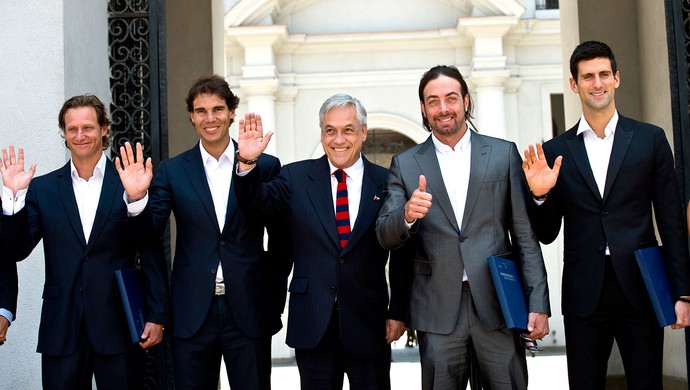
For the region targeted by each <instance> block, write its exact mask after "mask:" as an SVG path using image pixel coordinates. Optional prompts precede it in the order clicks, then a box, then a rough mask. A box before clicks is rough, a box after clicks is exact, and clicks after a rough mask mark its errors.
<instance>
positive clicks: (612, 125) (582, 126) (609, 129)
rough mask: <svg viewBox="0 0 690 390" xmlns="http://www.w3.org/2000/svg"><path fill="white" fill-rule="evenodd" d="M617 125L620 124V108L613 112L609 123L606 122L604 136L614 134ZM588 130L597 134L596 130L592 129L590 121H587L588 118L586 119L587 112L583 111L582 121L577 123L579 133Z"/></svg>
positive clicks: (592, 133)
mask: <svg viewBox="0 0 690 390" xmlns="http://www.w3.org/2000/svg"><path fill="white" fill-rule="evenodd" d="M616 126H618V110H616V111H614V112H613V116H612V117H611V120H610V121H609V123H608V124H606V127H605V128H604V138H607V137H608V136H610V135H613V134H614V133H615V132H616ZM587 131H589V133H590V134H591V135H594V136H596V134H594V130H592V126H590V125H589V123H587V120H586V119H585V114H584V113H582V114H581V115H580V122H579V123H578V125H577V135H580V134H582V133H584V132H587Z"/></svg>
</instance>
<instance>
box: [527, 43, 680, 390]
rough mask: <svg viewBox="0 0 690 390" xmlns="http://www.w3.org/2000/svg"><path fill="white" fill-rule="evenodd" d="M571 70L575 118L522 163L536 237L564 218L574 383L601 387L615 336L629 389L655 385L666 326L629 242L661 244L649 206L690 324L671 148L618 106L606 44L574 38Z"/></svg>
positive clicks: (547, 236) (549, 235)
mask: <svg viewBox="0 0 690 390" xmlns="http://www.w3.org/2000/svg"><path fill="white" fill-rule="evenodd" d="M570 73H571V76H572V78H571V79H570V87H571V89H572V90H573V92H575V93H577V94H578V95H579V96H580V101H581V103H582V117H581V119H580V121H579V122H578V124H576V125H575V126H574V127H573V128H571V129H570V130H568V131H567V132H566V133H565V134H563V135H561V136H558V137H556V138H554V139H553V140H551V141H548V142H546V143H545V144H544V146H543V149H542V147H541V146H540V145H539V144H537V145H536V146H535V147H534V148H533V147H531V146H530V147H529V148H528V149H527V150H525V161H524V163H523V169H524V171H525V175H526V177H527V181H528V184H529V187H530V190H531V192H532V195H533V197H534V199H535V202H533V203H534V207H533V210H532V215H531V217H532V221H533V226H534V229H535V231H536V232H537V235H538V236H539V240H540V241H541V242H543V243H550V242H552V241H553V240H554V239H555V238H556V237H557V235H558V233H559V230H560V227H561V220H563V224H564V240H565V243H564V247H565V249H564V254H563V263H564V264H563V287H562V289H563V300H562V306H563V316H564V323H565V336H566V352H567V356H568V377H569V382H570V388H571V389H575V390H579V389H583V390H584V389H586V390H592V389H594V390H596V389H603V388H604V387H605V380H606V368H607V361H608V358H609V355H610V354H611V347H612V345H613V340H614V339H615V340H616V342H617V343H618V347H619V349H620V352H621V357H622V359H623V366H624V368H625V373H626V377H627V383H628V389H661V388H662V362H663V359H662V352H663V335H664V333H663V329H662V328H660V327H659V325H658V323H657V320H656V317H655V314H654V311H653V309H652V305H651V302H650V300H649V296H648V295H647V292H646V289H645V286H644V283H643V280H642V275H641V274H640V270H639V268H638V266H637V264H636V261H635V257H634V254H633V252H634V251H635V250H637V249H640V248H644V247H649V246H654V245H656V244H657V241H656V236H655V233H654V225H653V218H652V216H655V217H656V223H657V228H658V230H659V234H660V235H661V240H662V242H663V245H664V255H665V259H666V262H667V263H666V266H667V269H668V274H669V277H670V282H671V288H672V291H673V293H674V294H675V296H676V299H678V302H677V303H676V306H675V311H676V316H677V322H676V323H675V324H674V325H672V327H673V328H674V329H678V328H681V327H685V326H687V325H688V324H690V304H689V303H687V302H688V301H687V299H688V298H690V297H689V295H690V273H689V272H690V269H689V268H688V249H687V241H686V240H687V234H686V228H685V223H684V219H683V214H682V207H681V201H680V197H679V191H678V185H677V182H676V177H675V173H674V169H673V156H672V154H671V148H670V147H669V144H668V141H667V140H666V137H665V135H664V131H663V130H662V129H660V128H658V127H656V126H653V125H650V124H647V123H643V122H638V121H636V120H633V119H629V118H626V117H624V116H622V115H620V114H619V113H618V112H617V111H616V105H615V99H614V95H615V92H616V88H618V86H619V85H620V74H619V73H618V70H617V69H616V59H615V57H614V55H613V52H612V51H611V49H610V48H609V47H608V46H607V45H606V44H604V43H601V42H595V41H589V42H584V43H582V44H580V45H579V46H578V47H577V48H575V51H574V52H573V54H572V56H571V57H570ZM550 166H551V167H553V168H549V167H550ZM652 211H654V212H653V213H652Z"/></svg>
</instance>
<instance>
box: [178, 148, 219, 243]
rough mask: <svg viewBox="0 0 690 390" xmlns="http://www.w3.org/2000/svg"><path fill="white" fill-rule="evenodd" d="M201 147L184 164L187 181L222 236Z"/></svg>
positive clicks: (189, 155)
mask: <svg viewBox="0 0 690 390" xmlns="http://www.w3.org/2000/svg"><path fill="white" fill-rule="evenodd" d="M199 147H200V146H199V144H197V145H196V146H195V147H194V148H192V149H191V150H190V151H189V153H188V154H187V156H186V158H185V163H184V171H185V174H186V175H187V179H188V180H189V185H190V186H191V187H192V188H193V189H194V191H195V192H196V193H197V195H198V196H199V199H200V200H201V205H202V206H203V208H204V211H205V212H206V214H207V216H208V217H209V218H210V219H211V221H212V223H213V226H214V227H215V228H216V232H217V233H218V234H220V226H218V219H217V218H216V210H215V208H214V207H213V196H211V189H210V188H208V181H207V180H206V171H205V170H204V164H203V162H202V161H201V151H199ZM228 203H229V202H228Z"/></svg>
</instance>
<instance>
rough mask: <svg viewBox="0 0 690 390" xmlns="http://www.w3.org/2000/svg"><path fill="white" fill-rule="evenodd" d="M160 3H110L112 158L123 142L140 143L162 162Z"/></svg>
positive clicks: (129, 0) (124, 0)
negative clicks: (159, 48)
mask: <svg viewBox="0 0 690 390" xmlns="http://www.w3.org/2000/svg"><path fill="white" fill-rule="evenodd" d="M161 1H162V0H152V1H148V0H110V1H109V2H108V32H109V34H108V36H109V37H108V40H109V42H108V44H109V50H110V52H109V57H110V93H111V106H110V112H111V116H112V119H113V124H112V125H111V129H112V131H113V134H114V138H113V143H112V145H111V149H112V154H113V155H114V156H116V155H118V154H119V150H120V146H122V145H123V144H124V143H125V142H126V141H129V142H131V143H132V144H134V143H136V142H140V143H141V144H142V145H143V146H144V154H145V155H147V156H151V157H153V160H154V164H156V163H158V162H159V161H160V159H161V158H162V157H163V156H162V155H161V154H162V150H165V148H164V147H163V146H162V145H161V144H160V127H161V126H160V123H161V119H160V115H161V113H160V109H159V107H160V102H159V96H160V95H161V93H160V91H159V85H160V84H159V77H160V76H159V73H162V72H161V69H159V58H158V57H159V50H158V47H159V44H158V41H159V36H161V35H162V31H159V30H161V26H162V25H163V23H161V22H160V21H159V18H158V12H157V10H158V9H159V8H163V7H164V3H163V6H161V5H160V4H159V3H160V2H161Z"/></svg>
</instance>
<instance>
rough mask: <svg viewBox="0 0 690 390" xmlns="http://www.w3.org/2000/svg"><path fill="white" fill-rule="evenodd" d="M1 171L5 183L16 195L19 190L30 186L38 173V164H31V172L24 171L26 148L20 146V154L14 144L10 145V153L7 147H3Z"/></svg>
mask: <svg viewBox="0 0 690 390" xmlns="http://www.w3.org/2000/svg"><path fill="white" fill-rule="evenodd" d="M0 173H2V183H3V185H4V186H5V187H7V188H9V189H10V190H12V193H13V194H15V195H16V194H17V191H19V190H24V189H27V188H29V183H31V179H32V178H33V177H34V173H36V164H31V167H29V172H26V171H24V149H22V148H19V154H18V155H15V154H14V146H13V145H10V152H9V154H8V153H7V149H5V148H2V164H0Z"/></svg>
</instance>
